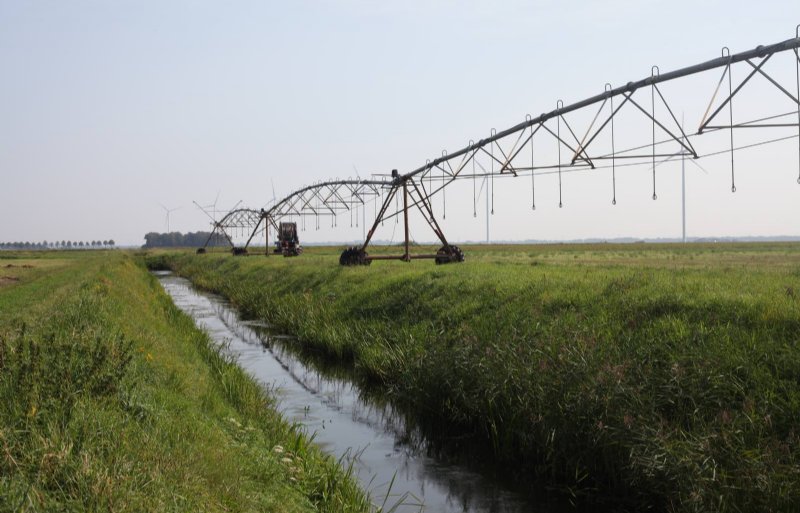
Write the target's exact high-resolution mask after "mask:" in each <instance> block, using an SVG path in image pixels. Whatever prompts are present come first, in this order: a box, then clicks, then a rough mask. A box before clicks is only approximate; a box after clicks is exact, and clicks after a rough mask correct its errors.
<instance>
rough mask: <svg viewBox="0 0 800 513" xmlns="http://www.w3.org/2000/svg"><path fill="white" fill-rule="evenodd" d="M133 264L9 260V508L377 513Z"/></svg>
mask: <svg viewBox="0 0 800 513" xmlns="http://www.w3.org/2000/svg"><path fill="white" fill-rule="evenodd" d="M274 406H275V405H274V403H273V399H272V398H271V396H268V395H267V394H266V393H265V392H264V390H263V388H262V387H261V386H260V385H259V384H257V383H256V382H255V381H254V380H253V379H252V378H250V377H248V376H247V375H245V373H244V372H243V371H242V370H241V369H240V368H239V367H238V366H237V365H235V364H234V363H233V362H232V361H230V359H228V358H225V357H223V356H221V353H220V352H218V348H216V347H214V346H211V345H210V343H209V339H208V336H207V335H206V334H205V333H203V332H202V331H200V330H199V329H198V328H196V327H195V324H194V322H193V321H192V320H191V318H189V317H188V316H186V315H184V314H183V313H181V312H180V311H179V310H178V309H177V308H176V307H175V306H174V305H173V303H172V302H171V300H170V299H169V298H168V296H167V295H166V294H165V293H164V292H163V290H162V288H161V287H160V285H159V284H158V282H157V281H156V279H155V278H154V277H153V276H152V275H151V274H150V273H149V272H148V271H147V269H146V268H145V266H144V265H143V263H142V261H141V260H140V259H136V258H135V257H134V256H133V255H131V254H130V253H124V252H117V251H112V252H108V251H103V252H98V251H92V252H84V251H80V252H30V253H15V252H2V253H0V511H137V512H138V511H287V512H295V511H296V512H305V511H330V512H334V511H335V512H339V511H368V509H369V507H368V504H369V502H368V498H367V497H366V496H365V495H364V494H363V492H361V490H360V489H359V488H358V486H357V485H356V484H355V480H353V479H351V478H350V477H349V476H348V475H347V473H346V471H344V470H342V469H341V468H340V467H339V466H338V465H337V463H336V462H335V461H333V460H331V459H330V458H329V457H326V456H324V455H322V453H321V452H320V451H319V450H318V449H317V448H316V446H314V445H313V444H311V442H310V438H309V437H308V436H306V435H304V434H302V433H301V432H299V431H298V430H297V429H296V428H295V427H293V426H291V425H289V424H288V423H286V422H285V421H284V420H282V418H281V417H280V416H279V415H278V413H276V411H275V410H274Z"/></svg>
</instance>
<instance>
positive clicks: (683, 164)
mask: <svg viewBox="0 0 800 513" xmlns="http://www.w3.org/2000/svg"><path fill="white" fill-rule="evenodd" d="M681 131H682V132H683V133H684V134H685V133H686V131H685V130H684V129H683V113H681ZM683 139H684V141H685V140H686V137H685V136H684V138H683ZM689 163H691V164H692V165H693V166H695V167H696V168H698V169H699V170H700V171H702V172H703V173H705V174H708V171H706V170H705V168H704V167H703V166H701V165H700V164H698V163H697V162H695V161H694V159H690V160H689ZM681 241H683V243H684V244H686V153H685V152H683V151H681Z"/></svg>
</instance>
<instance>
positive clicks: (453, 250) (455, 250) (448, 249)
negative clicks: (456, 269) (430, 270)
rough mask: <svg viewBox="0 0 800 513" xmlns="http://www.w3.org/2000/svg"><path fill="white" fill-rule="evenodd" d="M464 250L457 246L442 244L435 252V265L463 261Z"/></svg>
mask: <svg viewBox="0 0 800 513" xmlns="http://www.w3.org/2000/svg"><path fill="white" fill-rule="evenodd" d="M463 261H464V252H463V251H461V248H459V247H458V246H453V245H449V246H442V247H441V248H439V251H437V252H436V265H441V264H449V263H451V262H463Z"/></svg>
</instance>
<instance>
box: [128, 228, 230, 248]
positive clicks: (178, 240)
mask: <svg viewBox="0 0 800 513" xmlns="http://www.w3.org/2000/svg"><path fill="white" fill-rule="evenodd" d="M210 235H211V232H189V233H185V234H184V233H181V232H171V233H156V232H150V233H148V234H146V235H145V236H144V240H145V243H144V246H142V247H143V248H181V247H191V248H199V247H202V246H203V244H205V243H206V240H208V237H209V236H210ZM227 245H229V242H228V240H227V239H226V238H225V237H224V236H223V235H221V234H219V233H215V234H214V236H213V237H212V238H211V240H209V241H208V246H209V247H211V246H227Z"/></svg>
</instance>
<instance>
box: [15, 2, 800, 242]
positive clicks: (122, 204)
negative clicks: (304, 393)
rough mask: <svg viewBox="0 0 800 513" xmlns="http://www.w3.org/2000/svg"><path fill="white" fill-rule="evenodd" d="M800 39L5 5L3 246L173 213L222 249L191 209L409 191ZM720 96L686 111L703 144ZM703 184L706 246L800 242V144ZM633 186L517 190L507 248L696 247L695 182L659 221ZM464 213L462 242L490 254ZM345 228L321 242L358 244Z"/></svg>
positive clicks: (667, 18) (697, 97)
mask: <svg viewBox="0 0 800 513" xmlns="http://www.w3.org/2000/svg"><path fill="white" fill-rule="evenodd" d="M797 23H800V2H797V1H796V0H786V1H768V0H765V1H761V2H758V3H754V2H751V1H740V2H738V1H731V0H727V1H716V0H715V1H703V2H697V1H691V2H689V1H683V0H670V1H660V0H608V1H603V2H599V1H591V2H590V1H573V2H564V1H560V2H559V1H498V2H489V1H480V2H478V1H461V2H456V1H416V0H405V1H402V2H393V1H392V2H390V1H382V2H377V1H375V2H368V1H356V0H342V1H322V0H320V1H306V0H294V1H283V2H270V1H253V2H248V1H239V2H222V1H200V0H191V1H163V0H161V1H142V0H136V1H124V0H120V1H65V0H53V1H35V0H33V1H27V0H25V1H23V0H13V1H12V0H0V69H1V70H2V74H1V75H0V220H2V221H0V240H2V241H14V240H36V241H39V240H42V239H47V240H56V239H57V240H61V239H73V240H77V239H82V240H92V239H107V238H114V239H116V240H117V242H118V243H123V244H141V243H142V242H143V239H142V236H143V235H144V233H146V232H148V231H164V230H165V217H164V212H163V210H162V209H161V207H160V206H159V203H163V204H165V205H167V206H168V207H180V209H179V210H176V211H175V212H173V214H172V216H171V223H170V224H171V228H172V229H173V230H180V231H190V230H191V231H195V230H202V229H207V228H208V223H207V222H206V218H205V217H204V215H203V214H202V213H201V212H199V211H198V210H197V209H196V208H195V207H194V206H193V205H192V200H197V201H199V202H201V203H209V202H212V201H213V200H214V197H215V196H216V195H217V192H218V191H221V194H220V202H219V205H218V206H219V207H221V208H223V207H228V206H231V205H232V204H233V203H236V202H237V201H239V200H242V201H243V204H244V205H249V206H254V207H260V206H262V205H263V204H264V203H266V202H267V201H268V200H269V199H270V198H271V197H272V186H271V183H273V182H274V184H275V189H276V192H277V194H278V195H279V196H280V195H282V194H286V193H288V192H289V191H291V190H292V189H294V188H296V187H299V186H301V185H304V184H307V183H310V182H313V181H315V180H320V179H326V178H331V177H337V176H338V177H346V176H349V175H355V173H356V172H355V171H354V169H357V170H358V172H359V173H360V174H361V175H362V176H366V175H368V174H369V173H371V172H388V171H389V170H390V169H392V168H398V169H400V170H401V171H409V170H411V169H413V168H416V167H417V166H419V165H420V164H422V163H424V162H425V159H426V158H432V157H435V156H437V155H440V154H441V151H442V149H444V148H447V149H450V150H455V149H458V148H460V147H462V146H464V145H465V144H466V142H467V141H468V140H469V139H475V140H478V139H480V138H482V137H485V136H487V135H488V133H489V130H490V128H492V127H495V128H497V129H503V128H506V127H508V126H511V125H513V124H516V123H517V122H519V121H522V120H523V119H524V117H525V114H526V113H531V114H534V115H535V114H538V113H541V112H544V111H549V110H552V109H553V108H554V107H555V102H556V100H558V99H563V100H564V101H565V102H567V103H570V102H573V101H577V100H580V99H582V98H585V97H587V96H590V95H593V94H596V93H598V92H600V91H602V89H603V84H604V83H606V82H611V83H612V84H614V85H621V84H624V83H626V82H628V81H630V80H635V79H640V78H643V77H644V76H647V75H649V73H650V67H651V66H652V65H654V64H657V65H659V67H660V69H661V70H662V72H663V71H667V70H670V69H674V68H678V67H683V66H686V65H690V64H694V63H697V62H700V61H703V60H707V59H710V58H714V57H716V56H718V55H719V53H720V48H721V47H722V46H723V45H727V46H729V47H730V48H731V49H732V50H733V51H734V52H736V51H742V50H746V49H750V48H753V47H755V46H757V45H758V44H768V43H773V42H778V41H782V40H785V39H789V38H791V37H793V36H794V33H795V25H796V24H797ZM782 59H784V60H782V61H781V62H780V63H776V68H775V69H776V70H777V71H776V72H777V73H778V74H781V73H782V72H783V74H784V75H786V77H788V78H793V74H794V67H793V64H791V60H789V54H786V55H785V56H784V57H783V58H782ZM776 60H777V58H776ZM716 80H718V75H714V76H709V77H708V79H707V80H706V81H705V82H703V85H702V87H701V88H700V92H699V93H697V92H696V91H695V93H696V94H693V93H692V92H691V89H686V88H684V89H680V88H679V87H676V89H674V91H672V93H673V94H674V95H675V97H677V98H682V100H681V101H684V103H685V105H683V106H681V110H682V111H683V110H684V109H689V110H686V112H687V130H688V129H690V128H694V127H690V126H689V125H693V124H694V125H696V123H697V121H698V120H697V119H695V116H696V112H697V107H698V105H700V104H704V103H707V102H708V100H709V98H710V96H711V93H712V92H713V87H714V86H715V85H716V83H715V82H716ZM789 83H792V82H789ZM684 97H686V98H684ZM747 101H751V102H752V105H758V106H760V104H759V103H758V102H759V101H761V99H760V98H759V97H758V96H757V95H756V96H755V97H751V99H750V100H747V99H742V100H741V105H742V107H741V108H742V109H745V110H747V109H748V108H749V107H750V106H752V105H750V106H748V105H747V103H746V102H747ZM763 101H764V102H766V103H769V102H771V101H772V100H768V99H764V100H763ZM679 103H680V102H679ZM775 108H776V109H778V110H780V109H781V108H783V106H782V105H777V104H776V105H775ZM789 108H791V106H790V107H789ZM692 109H693V110H692ZM756 111H757V109H756ZM690 112H691V114H690ZM689 115H691V116H692V117H691V119H690V118H689V117H688V116H689ZM702 164H703V166H704V167H705V169H706V170H707V172H708V173H707V174H705V173H702V172H700V171H699V170H698V169H696V168H694V167H691V168H690V169H689V173H688V177H687V180H688V193H687V212H688V218H689V221H688V225H689V226H688V232H689V235H690V236H706V235H744V234H754V235H759V234H760V235H777V234H786V235H800V229H799V228H798V221H797V220H798V218H799V217H800V185H798V183H797V181H796V180H797V176H798V157H797V141H796V140H794V141H793V142H788V143H781V144H778V145H775V146H774V147H768V149H767V150H765V151H761V152H759V151H755V150H754V151H753V152H746V153H742V156H741V160H740V161H739V160H737V182H738V183H737V186H738V192H737V193H736V194H731V193H730V178H729V173H730V171H729V168H728V167H726V166H727V165H729V164H726V161H725V157H723V158H721V159H716V160H714V159H711V160H708V161H703V162H702ZM659 172H662V170H661V169H660V170H659ZM626 173H627V174H626ZM626 173H623V174H622V175H620V176H618V189H617V196H618V199H619V203H618V205H617V206H614V207H612V206H611V203H610V182H609V181H610V177H609V175H608V173H605V172H598V174H597V175H592V176H584V177H582V176H579V175H578V174H576V175H575V176H571V177H569V178H568V179H565V183H564V187H565V189H564V190H565V198H566V199H565V208H563V209H558V208H557V203H558V200H557V190H556V189H554V187H553V182H552V180H551V181H549V182H548V180H547V179H545V178H543V179H542V181H541V186H540V189H539V190H540V192H539V193H537V195H538V196H537V206H540V207H539V208H537V210H536V212H531V209H530V197H528V198H527V199H525V197H524V195H522V193H519V192H518V191H517V189H519V190H522V189H525V190H527V187H528V184H527V182H525V183H524V184H523V185H516V184H514V183H509V184H508V185H506V184H503V185H502V186H498V188H497V190H496V202H497V203H498V205H497V207H496V214H495V216H493V218H492V235H493V237H496V238H498V239H528V238H538V239H559V238H564V239H571V238H577V237H617V236H633V237H675V236H680V167H679V165H677V164H675V165H673V164H670V165H665V166H664V167H663V174H662V175H660V176H661V178H660V181H661V183H663V186H662V187H663V188H662V189H661V190H660V191H659V200H658V201H655V202H654V201H652V200H651V199H650V194H651V192H650V190H649V187H650V185H649V181H648V179H647V177H648V174H647V170H646V169H639V170H637V171H635V172H634V171H630V172H626ZM462 189H463V188H462ZM462 192H463V199H462V201H461V204H460V205H459V200H457V199H456V198H458V197H459V196H458V190H456V189H454V192H453V193H452V194H451V195H450V196H448V199H449V200H451V201H453V207H452V211H448V213H447V214H448V215H447V219H446V220H444V228H445V230H446V231H448V233H450V234H451V237H452V238H454V239H456V240H467V239H473V240H474V239H481V238H482V237H483V236H484V235H483V234H484V233H485V225H484V222H485V220H484V217H483V215H482V214H483V213H482V212H481V215H478V217H477V218H474V217H473V215H472V197H471V196H472V194H471V186H470V187H469V189H465V190H463V191H462ZM448 194H449V193H448ZM339 224H340V229H339V230H337V231H331V230H322V231H320V232H306V234H305V235H304V240H308V241H312V240H349V239H354V238H357V237H358V236H360V233H361V229H357V230H356V229H352V230H351V229H349V223H343V222H342V223H339ZM345 224H347V225H348V227H347V228H344V227H343V225H345ZM391 235H392V234H391V232H389V233H388V234H386V235H384V236H383V237H381V238H387V239H388V238H390V236H391ZM418 238H419V239H422V240H428V239H430V238H431V237H430V236H429V235H428V234H426V233H424V232H422V231H420V232H419V235H418Z"/></svg>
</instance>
